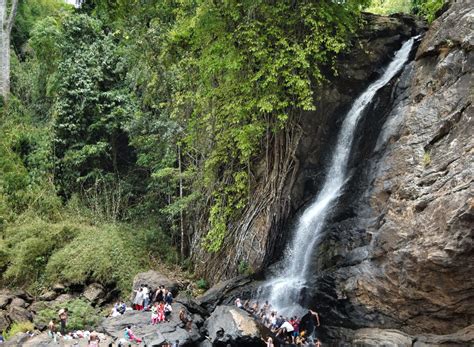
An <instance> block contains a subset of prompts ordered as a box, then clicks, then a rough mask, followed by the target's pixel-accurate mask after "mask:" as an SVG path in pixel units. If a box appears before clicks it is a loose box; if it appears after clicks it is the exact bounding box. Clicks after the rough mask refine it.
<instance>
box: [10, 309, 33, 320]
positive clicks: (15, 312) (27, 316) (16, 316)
mask: <svg viewBox="0 0 474 347" xmlns="http://www.w3.org/2000/svg"><path fill="white" fill-rule="evenodd" d="M8 316H9V317H10V320H11V321H12V322H26V321H31V320H32V319H33V315H32V314H31V312H30V311H28V310H27V309H26V308H23V307H19V306H10V308H9V309H8Z"/></svg>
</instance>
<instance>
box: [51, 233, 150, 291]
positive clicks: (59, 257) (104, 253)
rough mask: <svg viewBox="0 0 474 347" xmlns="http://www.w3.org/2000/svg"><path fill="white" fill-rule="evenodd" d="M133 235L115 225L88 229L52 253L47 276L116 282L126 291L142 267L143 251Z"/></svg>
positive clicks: (84, 280) (52, 278)
mask: <svg viewBox="0 0 474 347" xmlns="http://www.w3.org/2000/svg"><path fill="white" fill-rule="evenodd" d="M130 234H131V233H130V232H129V230H121V229H120V228H119V227H118V226H112V225H101V226H100V227H89V228H87V230H84V231H83V232H81V233H80V234H78V235H77V237H76V238H74V239H73V240H72V241H71V242H70V243H68V244H67V245H65V246H64V247H63V248H61V249H60V250H58V251H57V252H55V253H54V254H53V255H52V256H51V258H50V260H49V261H48V264H47V266H46V277H47V278H48V279H49V280H50V281H55V280H62V281H66V282H69V283H79V284H80V283H85V282H86V281H87V280H93V281H97V282H100V283H103V284H116V285H117V287H118V288H119V289H120V290H122V292H124V293H126V292H127V291H129V290H130V288H131V284H132V280H133V277H134V276H135V274H136V273H137V272H139V271H140V270H141V269H142V263H141V256H140V255H141V252H140V251H139V249H138V247H137V246H136V245H135V244H134V243H133V242H134V240H133V237H132V235H130Z"/></svg>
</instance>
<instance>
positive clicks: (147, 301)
mask: <svg viewBox="0 0 474 347" xmlns="http://www.w3.org/2000/svg"><path fill="white" fill-rule="evenodd" d="M134 293H135V297H134V298H133V306H132V309H133V310H137V311H149V312H150V324H151V325H156V324H159V323H163V322H169V321H170V318H171V314H172V312H173V306H172V303H173V300H174V298H173V293H172V292H171V290H169V289H168V288H166V287H165V286H163V285H160V286H159V287H158V288H156V289H154V290H152V289H151V288H150V287H149V286H148V285H147V284H142V285H140V287H139V288H138V289H136V290H134ZM126 310H127V307H126V306H125V304H124V303H123V302H119V303H117V304H116V305H115V306H114V309H113V312H112V316H114V315H120V314H123V313H124V312H125V311H126ZM178 318H179V320H180V322H181V326H182V327H183V328H184V329H186V330H188V331H189V330H191V325H192V320H191V319H189V318H188V315H187V312H186V310H185V309H184V308H181V310H180V311H179V314H178ZM121 341H122V342H123V344H126V343H129V342H132V343H138V344H139V343H141V342H142V339H141V338H140V337H138V336H136V335H135V333H134V332H133V330H132V327H131V326H130V325H128V326H127V327H126V328H125V334H124V338H123V339H122V340H121ZM174 345H176V346H178V345H179V341H175V342H173V343H170V346H174Z"/></svg>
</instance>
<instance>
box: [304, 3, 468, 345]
mask: <svg viewBox="0 0 474 347" xmlns="http://www.w3.org/2000/svg"><path fill="white" fill-rule="evenodd" d="M473 19H474V9H472V7H471V8H469V6H468V5H467V3H466V2H457V3H454V4H453V5H452V7H451V8H450V9H449V10H448V11H447V12H445V13H444V14H443V15H442V16H441V17H440V18H439V19H437V20H436V22H435V23H434V24H433V25H432V27H431V28H430V30H429V31H428V32H427V33H426V35H425V37H424V38H423V41H422V43H421V45H420V47H419V49H418V51H417V53H416V59H415V61H414V62H412V63H411V64H410V65H408V66H407V68H406V69H405V71H404V73H403V74H402V76H400V78H399V82H398V85H396V86H394V87H395V88H393V89H392V92H391V93H390V94H391V100H392V101H391V102H390V103H389V104H387V103H385V105H387V106H386V107H385V109H386V111H385V117H386V121H385V123H384V125H383V126H382V127H381V129H380V132H379V134H378V136H377V137H376V139H377V140H376V141H375V142H374V144H373V146H372V149H371V150H370V147H371V146H366V147H369V148H366V149H365V151H366V152H365V153H366V154H365V155H366V157H365V158H366V160H365V161H363V162H362V161H360V163H359V164H355V166H354V173H355V175H354V178H353V180H352V182H351V183H350V185H349V188H348V191H347V193H346V195H345V196H344V197H343V198H342V199H341V206H340V210H339V213H338V214H337V216H335V217H334V218H333V222H332V224H330V225H329V226H328V230H329V232H328V235H327V237H326V239H325V240H324V242H323V244H322V245H321V246H320V249H319V253H318V256H319V257H318V259H317V260H316V261H315V269H318V270H319V271H318V272H316V271H315V275H314V278H313V279H312V286H310V287H312V290H311V295H310V298H309V299H308V301H309V302H310V303H311V304H313V305H317V307H319V308H320V309H321V311H322V313H323V316H324V315H326V317H327V320H328V324H333V325H339V324H341V325H345V326H347V327H351V328H355V327H363V326H371V327H386V328H398V329H400V330H403V331H404V332H407V333H409V334H421V333H435V334H450V333H453V332H455V331H457V330H459V329H462V328H464V327H466V326H468V325H470V324H472V323H473V322H474V305H472V302H473V300H474V277H473V276H472V273H474V240H473V238H474V231H473V230H474V199H473V196H472V192H473V172H474V137H473V129H474V124H473V123H474V118H473V115H474V112H473V105H472V101H473V94H472V69H473V66H474V54H473V50H472V47H473V43H474V34H473V30H472V28H473V25H474V20H473ZM383 93H388V92H387V91H383V92H382V94H383ZM382 98H383V95H382V96H379V99H380V100H382ZM382 104H384V103H382ZM373 109H374V110H381V111H380V112H379V114H381V115H382V114H384V113H383V108H382V107H380V106H377V105H375V106H374V107H373ZM387 111H388V112H387ZM368 131H369V132H370V129H369V130H363V132H368ZM369 138H370V137H369ZM362 148H364V146H363V144H362ZM368 150H369V151H368ZM360 151H363V150H362V149H360ZM420 343H421V342H420ZM420 346H421V344H420Z"/></svg>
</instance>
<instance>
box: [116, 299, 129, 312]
mask: <svg viewBox="0 0 474 347" xmlns="http://www.w3.org/2000/svg"><path fill="white" fill-rule="evenodd" d="M126 310H127V305H125V303H124V302H123V301H119V304H118V306H117V312H118V313H120V314H124V313H125V311H126Z"/></svg>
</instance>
